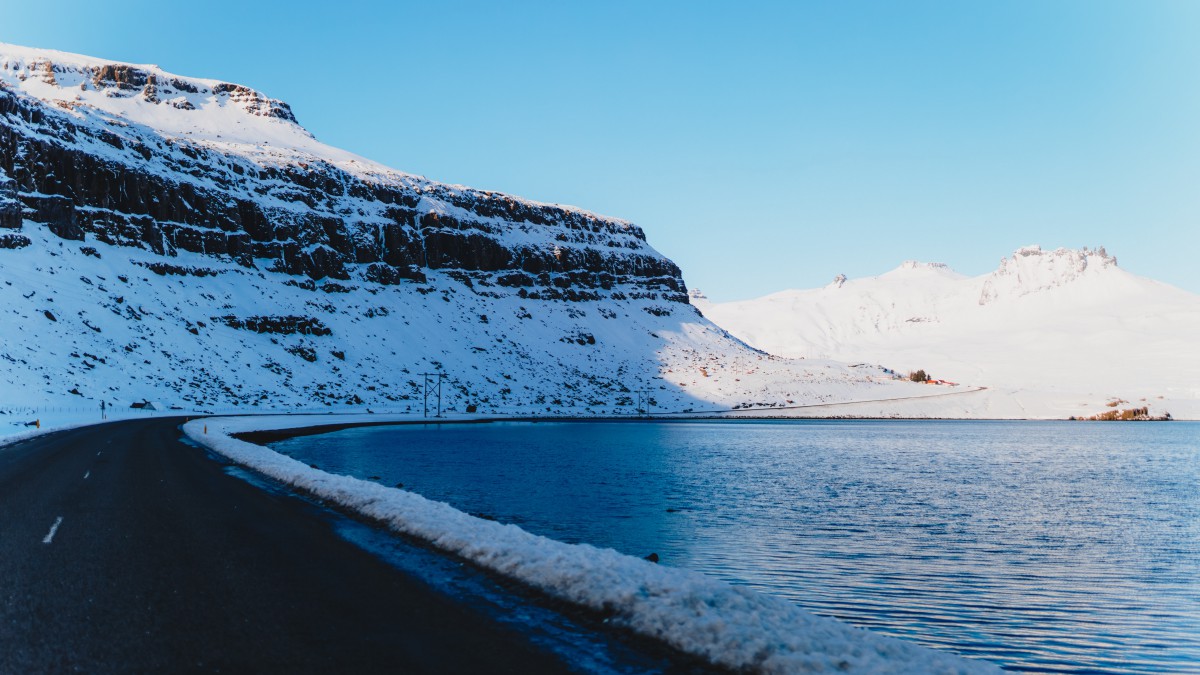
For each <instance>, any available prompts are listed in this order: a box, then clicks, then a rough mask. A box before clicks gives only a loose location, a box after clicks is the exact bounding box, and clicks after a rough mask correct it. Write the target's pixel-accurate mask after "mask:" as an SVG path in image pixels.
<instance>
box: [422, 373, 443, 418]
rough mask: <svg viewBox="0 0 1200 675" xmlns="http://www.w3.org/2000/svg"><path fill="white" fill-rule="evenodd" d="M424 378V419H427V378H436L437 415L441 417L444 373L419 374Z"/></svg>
mask: <svg viewBox="0 0 1200 675" xmlns="http://www.w3.org/2000/svg"><path fill="white" fill-rule="evenodd" d="M421 375H423V376H424V377H425V413H424V414H425V417H429V378H431V377H436V378H437V392H436V393H437V415H436V417H441V416H442V380H444V379H446V374H445V373H421Z"/></svg>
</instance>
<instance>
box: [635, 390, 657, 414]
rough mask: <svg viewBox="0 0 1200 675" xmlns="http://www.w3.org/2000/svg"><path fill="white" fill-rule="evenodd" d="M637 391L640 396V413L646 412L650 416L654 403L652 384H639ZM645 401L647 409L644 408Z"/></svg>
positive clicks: (638, 409)
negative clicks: (651, 393) (651, 394)
mask: <svg viewBox="0 0 1200 675" xmlns="http://www.w3.org/2000/svg"><path fill="white" fill-rule="evenodd" d="M635 391H637V396H638V406H637V411H638V415H642V414H645V415H646V416H647V417H649V416H650V406H652V405H653V402H652V399H651V398H650V385H644V386H639V387H638V388H637V389H636V390H635ZM643 401H645V403H646V408H645V410H643V409H642V402H643Z"/></svg>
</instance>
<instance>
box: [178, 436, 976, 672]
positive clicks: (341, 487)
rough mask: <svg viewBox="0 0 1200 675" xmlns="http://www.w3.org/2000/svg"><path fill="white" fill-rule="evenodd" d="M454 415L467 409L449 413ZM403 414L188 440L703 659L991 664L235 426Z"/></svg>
mask: <svg viewBox="0 0 1200 675" xmlns="http://www.w3.org/2000/svg"><path fill="white" fill-rule="evenodd" d="M454 419H455V420H456V421H467V420H473V419H477V418H474V417H465V416H464V417H455V418H454ZM392 421H395V422H400V421H413V417H412V416H409V415H395V416H391V415H345V416H341V415H339V416H338V417H337V418H336V421H333V420H332V419H331V418H330V416H328V415H313V416H253V417H238V418H206V419H198V420H194V421H191V422H189V423H187V424H185V425H184V432H185V433H186V434H187V435H188V437H189V438H191V439H192V440H193V441H195V442H197V443H199V444H201V445H203V446H205V447H208V448H210V449H212V450H214V451H216V452H218V453H220V454H222V455H225V456H226V457H228V458H230V459H232V460H233V461H235V462H237V463H239V464H242V465H245V466H247V467H250V468H251V469H253V470H255V471H258V472H260V473H262V474H264V475H266V476H269V477H271V478H274V479H276V480H279V481H282V482H284V483H286V484H288V485H290V486H293V487H295V488H297V489H299V490H302V491H304V492H307V493H310V494H312V495H315V496H317V497H320V498H322V499H325V500H328V501H330V502H332V503H336V504H337V505H339V506H340V507H341V508H344V509H347V510H350V511H354V512H356V513H359V514H362V515H365V516H367V517H369V518H372V519H374V520H376V521H379V522H381V523H383V524H385V525H386V526H387V527H389V528H390V529H392V530H394V531H396V532H400V533H403V534H406V535H409V536H414V537H418V538H420V539H422V540H425V541H428V542H429V543H431V544H432V545H433V546H435V547H437V548H438V549H440V550H442V551H445V552H447V553H450V554H452V555H455V556H459V557H461V558H463V559H465V560H468V561H470V562H472V563H474V564H476V565H479V566H480V567H483V568H486V569H489V570H492V571H495V572H498V573H500V574H502V575H504V576H507V577H509V578H512V579H515V580H517V581H520V582H522V583H525V584H528V585H529V586H531V587H533V588H536V589H538V590H540V591H542V592H545V593H547V594H549V595H551V596H554V597H556V598H559V599H562V600H565V601H568V602H571V603H574V604H576V605H579V606H582V607H585V608H587V609H590V610H592V611H596V612H600V613H602V614H604V615H605V616H606V617H607V618H608V619H609V620H611V621H612V622H614V623H615V624H617V625H620V626H624V627H626V628H629V629H631V630H634V631H636V632H638V633H641V634H643V635H647V636H650V637H653V638H656V639H659V640H662V641H664V642H666V643H667V644H670V645H671V646H673V647H675V648H677V649H680V650H682V651H684V652H687V653H690V654H695V655H697V656H700V657H702V658H705V659H707V660H709V661H711V662H713V663H716V664H719V665H723V666H727V667H731V668H737V669H750V670H754V671H758V672H765V673H793V672H843V673H868V672H869V673H912V672H923V673H985V672H987V673H990V672H998V671H999V669H998V668H996V667H995V666H993V665H991V664H988V663H983V662H979V661H972V660H968V659H964V658H960V657H957V656H954V655H950V654H946V653H942V652H938V651H934V650H930V649H926V648H924V647H919V646H917V645H913V644H910V643H907V642H903V641H900V640H896V639H893V638H888V637H883V636H879V635H875V634H873V633H870V632H868V631H865V630H862V629H857V628H853V627H851V626H848V625H846V624H843V623H841V622H838V621H835V620H832V619H827V618H823V617H818V616H816V615H813V614H811V613H809V612H806V611H804V610H802V609H800V608H798V607H796V606H794V605H792V604H790V603H788V602H785V601H783V600H781V599H778V598H773V597H769V596H766V595H762V594H759V593H756V592H754V591H751V590H748V589H745V588H739V587H735V586H731V585H729V584H727V583H724V582H721V581H718V580H716V579H712V578H710V577H707V576H704V575H702V574H699V573H695V572H689V571H686V570H680V569H675V568H671V567H667V566H661V565H656V564H653V563H650V562H647V561H644V560H641V559H638V558H633V557H630V556H626V555H623V554H620V553H618V552H616V551H613V550H611V549H597V548H595V547H593V546H589V545H586V544H565V543H562V542H558V541H554V540H551V539H547V538H545V537H540V536H537V535H533V534H530V533H528V532H526V531H524V530H522V529H520V528H519V527H517V526H515V525H504V524H500V523H496V522H492V521H487V520H482V519H479V518H475V517H473V516H470V515H467V514H466V513H463V512H461V511H458V510H456V509H454V508H453V507H451V506H450V505H448V504H444V503H441V502H434V501H431V500H428V499H425V498H424V497H421V496H420V495H418V494H415V493H412V492H408V491H405V490H400V489H396V488H390V487H386V486H383V485H379V484H377V483H373V482H370V481H366V480H361V479H357V478H353V477H350V476H338V475H332V474H329V473H326V472H324V471H320V470H318V469H314V468H312V467H310V466H308V465H307V464H304V463H302V462H299V461H297V460H295V459H292V458H290V457H285V456H284V455H281V454H279V453H276V452H274V451H272V450H270V449H269V448H266V447H264V446H260V445H255V444H252V443H248V442H245V441H242V440H238V439H236V438H234V437H233V436H234V435H235V434H241V433H247V432H252V431H274V430H281V429H298V428H303V427H312V426H325V425H329V424H331V423H336V424H338V425H345V424H361V423H386V422H392Z"/></svg>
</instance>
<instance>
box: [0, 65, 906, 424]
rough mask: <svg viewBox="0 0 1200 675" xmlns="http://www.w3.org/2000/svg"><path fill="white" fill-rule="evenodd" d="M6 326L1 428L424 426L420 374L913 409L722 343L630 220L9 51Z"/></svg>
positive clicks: (265, 112)
mask: <svg viewBox="0 0 1200 675" xmlns="http://www.w3.org/2000/svg"><path fill="white" fill-rule="evenodd" d="M380 131H381V133H387V130H380ZM0 311H2V312H3V314H4V316H5V317H7V318H5V319H4V320H3V321H2V322H0V411H3V410H13V409H15V408H19V407H22V406H45V405H47V404H49V405H70V404H79V405H84V404H87V405H98V402H99V401H102V400H103V401H106V402H108V403H110V404H113V405H127V404H128V403H129V402H132V401H139V400H142V399H150V400H158V401H162V402H165V403H167V404H178V405H181V406H185V407H190V408H211V409H217V408H229V407H233V406H237V407H245V406H249V407H254V406H259V407H260V408H261V407H271V408H278V407H304V408H311V407H313V406H358V407H365V406H372V407H374V408H376V409H389V410H405V409H410V410H420V409H421V407H422V403H423V393H424V382H425V377H424V375H423V373H427V372H441V373H444V374H445V375H446V376H447V379H446V384H445V387H444V389H443V394H444V398H445V405H446V407H448V408H450V409H452V410H460V411H461V410H464V409H466V407H467V406H469V405H476V406H478V408H479V410H480V412H492V411H524V412H542V413H544V412H595V413H613V412H617V413H621V412H626V413H627V412H632V411H633V409H634V407H635V405H636V404H637V402H638V400H639V396H640V395H645V397H646V398H649V399H652V400H653V406H654V407H653V409H654V410H655V411H679V410H688V409H692V410H700V409H729V408H733V407H739V408H745V407H747V406H757V405H762V406H768V407H777V406H785V405H800V404H808V403H821V402H830V401H843V400H864V399H878V398H895V397H905V396H913V395H922V394H924V393H925V392H924V391H923V390H922V389H921V388H920V387H917V386H915V385H909V384H903V383H896V382H894V381H892V380H891V379H889V378H887V377H885V376H883V373H882V371H881V370H880V369H878V368H873V367H849V366H846V365H844V364H841V363H837V362H831V361H821V360H811V359H806V360H787V359H780V358H777V357H772V356H768V355H766V354H763V353H761V352H759V351H757V350H755V349H753V348H751V347H749V346H747V345H745V344H743V343H742V342H740V341H738V340H736V339H734V338H732V337H731V336H730V335H728V334H727V333H726V332H725V331H723V330H722V329H720V328H718V327H716V326H714V325H713V324H712V323H710V322H709V321H708V320H706V319H704V318H703V317H702V316H700V315H699V314H698V312H697V311H696V310H695V309H694V308H693V307H691V306H690V305H689V304H688V296H687V291H686V288H685V287H684V284H683V281H682V278H681V276H680V272H679V269H678V268H677V267H676V266H675V265H674V264H673V263H672V262H671V261H670V260H668V259H667V258H665V257H664V256H662V255H661V254H659V253H658V252H657V251H655V250H654V249H653V248H651V247H650V246H649V245H648V244H647V242H646V238H645V235H644V233H643V231H642V230H641V229H640V228H638V227H637V226H635V225H633V224H631V223H629V222H626V221H623V220H620V219H616V218H608V217H604V216H599V215H595V214H592V213H589V212H586V211H583V210H581V209H577V208H574V207H568V206H559V205H551V204H543V203H537V202H532V201H529V200H524V199H519V198H516V197H511V196H508V195H503V194H498V193H494V192H488V191H484V190H475V189H471V188H466V187H462V186H456V185H445V184H441V183H437V182H434V181H430V180H427V179H425V178H422V177H419V176H414V175H410V174H405V173H401V172H398V171H395V170H392V169H389V168H387V167H384V166H381V165H379V164H376V163H374V162H371V161H370V160H367V159H364V158H362V157H358V156H355V155H353V154H350V153H347V152H344V151H342V150H338V149H336V148H332V147H329V146H327V145H325V144H323V143H321V142H320V141H318V140H317V139H315V138H314V137H313V136H312V134H310V133H309V132H308V131H306V130H305V129H304V128H303V127H302V126H300V125H299V123H298V122H297V120H296V117H295V116H294V114H293V112H292V110H291V109H290V107H289V106H288V105H287V104H286V103H283V102H281V101H277V100H274V99H271V98H269V97H267V96H265V95H263V94H261V93H259V92H256V91H253V90H251V89H248V88H246V87H243V86H240V85H235V84H229V83H225V82H219V81H215V80H205V79H197V78H191V77H183V76H178V75H173V74H170V73H167V72H165V71H163V70H161V69H160V68H158V67H156V66H149V65H131V64H124V63H114V62H110V61H106V60H102V59H95V58H90V57H85V56H79V55H73V54H65V53H61V52H54V51H48V50H39V49H30V48H24V47H16V46H11V45H0ZM647 387H648V388H649V392H646V391H645V388H647Z"/></svg>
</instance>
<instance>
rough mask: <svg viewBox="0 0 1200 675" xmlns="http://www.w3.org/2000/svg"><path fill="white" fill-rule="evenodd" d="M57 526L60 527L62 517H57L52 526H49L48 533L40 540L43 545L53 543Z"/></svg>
mask: <svg viewBox="0 0 1200 675" xmlns="http://www.w3.org/2000/svg"><path fill="white" fill-rule="evenodd" d="M59 525H62V516H59V517H58V520H56V521H54V524H53V525H51V526H50V532H49V533H48V534H47V535H46V536H45V537H43V538H42V543H43V544H49V543H50V542H52V541H54V533H55V532H58V526H59Z"/></svg>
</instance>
